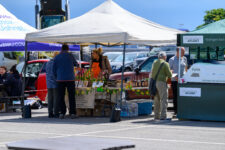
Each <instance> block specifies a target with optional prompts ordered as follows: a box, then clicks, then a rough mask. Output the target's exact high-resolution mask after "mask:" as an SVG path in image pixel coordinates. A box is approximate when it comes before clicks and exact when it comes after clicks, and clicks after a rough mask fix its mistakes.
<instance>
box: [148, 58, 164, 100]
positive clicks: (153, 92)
mask: <svg viewBox="0 0 225 150" xmlns="http://www.w3.org/2000/svg"><path fill="white" fill-rule="evenodd" d="M163 64H164V62H163V63H162V64H161V65H160V67H159V70H158V72H157V74H156V76H155V79H153V78H150V83H149V93H150V96H155V95H156V92H157V88H156V80H157V78H158V75H159V71H160V70H161V68H162V66H163Z"/></svg>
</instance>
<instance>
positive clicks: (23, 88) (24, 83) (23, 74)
mask: <svg viewBox="0 0 225 150" xmlns="http://www.w3.org/2000/svg"><path fill="white" fill-rule="evenodd" d="M27 45H28V42H27V41H25V54H24V57H25V58H24V59H25V61H24V69H23V73H22V77H23V86H22V96H23V97H22V102H21V105H22V107H23V106H24V99H25V88H26V68H27Z"/></svg>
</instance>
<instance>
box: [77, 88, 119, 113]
mask: <svg viewBox="0 0 225 150" xmlns="http://www.w3.org/2000/svg"><path fill="white" fill-rule="evenodd" d="M103 89H104V90H103ZM119 98H120V91H119V88H117V87H107V88H102V91H101V90H100V91H98V90H97V88H90V87H77V88H76V109H77V115H78V116H86V117H90V116H94V117H102V116H110V114H111V111H112V108H113V106H114V105H115V104H116V99H119Z"/></svg>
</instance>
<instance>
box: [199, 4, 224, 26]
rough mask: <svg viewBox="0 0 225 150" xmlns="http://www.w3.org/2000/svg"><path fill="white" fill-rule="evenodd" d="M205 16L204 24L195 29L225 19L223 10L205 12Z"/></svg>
mask: <svg viewBox="0 0 225 150" xmlns="http://www.w3.org/2000/svg"><path fill="white" fill-rule="evenodd" d="M205 13H206V15H205V16H204V22H205V23H204V24H202V25H200V26H198V27H197V28H200V27H203V26H205V25H207V24H210V23H213V22H216V21H219V20H221V19H225V9H223V8H219V9H212V10H209V11H206V12H205Z"/></svg>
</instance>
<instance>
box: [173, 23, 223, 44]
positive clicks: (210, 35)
mask: <svg viewBox="0 0 225 150" xmlns="http://www.w3.org/2000/svg"><path fill="white" fill-rule="evenodd" d="M177 43H178V45H181V46H189V47H225V19H223V20H220V21H217V22H214V23H211V24H208V25H206V26H203V27H202V28H200V29H197V30H194V31H192V32H188V33H184V34H180V35H178V42H177Z"/></svg>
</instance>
